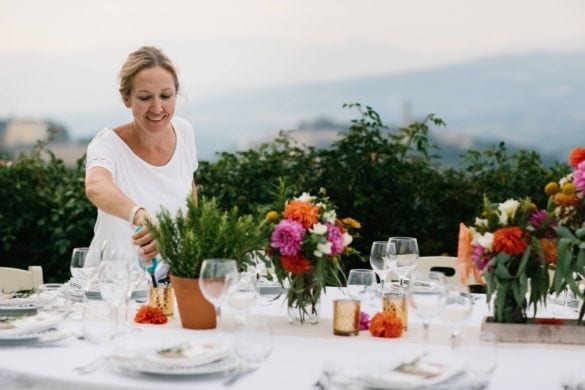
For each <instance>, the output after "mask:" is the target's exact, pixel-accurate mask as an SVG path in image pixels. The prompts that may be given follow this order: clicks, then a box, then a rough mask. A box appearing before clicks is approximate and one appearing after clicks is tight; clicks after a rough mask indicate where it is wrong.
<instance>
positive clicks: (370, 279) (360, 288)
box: [347, 269, 376, 303]
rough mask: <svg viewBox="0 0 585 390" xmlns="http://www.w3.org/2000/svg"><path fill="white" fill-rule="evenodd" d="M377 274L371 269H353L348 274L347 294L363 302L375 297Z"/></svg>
mask: <svg viewBox="0 0 585 390" xmlns="http://www.w3.org/2000/svg"><path fill="white" fill-rule="evenodd" d="M375 285H376V274H375V273H374V271H373V270H371V269H352V270H350V271H349V275H348V276H347V294H348V295H349V296H350V298H352V299H357V300H359V301H361V302H362V303H364V302H368V301H369V300H370V299H372V298H373V295H374V288H375Z"/></svg>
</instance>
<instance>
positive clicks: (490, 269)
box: [460, 197, 558, 323]
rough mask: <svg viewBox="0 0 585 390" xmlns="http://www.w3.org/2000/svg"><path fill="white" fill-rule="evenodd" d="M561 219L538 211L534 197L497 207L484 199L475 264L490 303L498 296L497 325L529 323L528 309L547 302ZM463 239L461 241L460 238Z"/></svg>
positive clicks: (473, 236)
mask: <svg viewBox="0 0 585 390" xmlns="http://www.w3.org/2000/svg"><path fill="white" fill-rule="evenodd" d="M557 225H558V219H557V218H556V217H555V215H554V214H551V213H549V212H548V211H547V210H544V209H538V208H537V207H536V205H535V204H534V203H532V202H531V201H530V199H529V198H526V199H523V200H520V201H519V200H516V199H508V200H506V201H505V202H503V203H498V204H492V203H490V201H489V200H488V199H487V197H484V204H483V212H482V213H481V215H480V216H479V217H477V218H476V219H475V223H474V225H473V226H472V227H470V228H469V234H468V235H467V239H469V240H470V244H471V245H470V248H471V250H470V252H471V253H470V259H469V261H470V263H471V264H472V265H473V266H474V267H475V268H476V269H477V270H478V271H479V272H481V275H482V277H483V279H484V280H485V282H486V284H487V293H488V300H491V297H492V295H493V294H494V293H496V291H497V294H496V299H495V301H494V302H495V303H494V308H495V311H494V317H495V321H496V322H512V323H521V322H525V321H526V308H527V302H526V294H527V292H528V290H529V289H528V288H529V287H530V297H529V301H528V304H532V305H534V312H535V313H536V310H537V306H538V303H539V302H541V301H545V300H546V296H547V294H548V290H549V285H550V276H549V272H548V270H549V268H551V267H554V264H555V263H556V261H557V254H556V245H557V238H556V233H555V230H554V228H555V227H556V226H557ZM460 238H461V237H460Z"/></svg>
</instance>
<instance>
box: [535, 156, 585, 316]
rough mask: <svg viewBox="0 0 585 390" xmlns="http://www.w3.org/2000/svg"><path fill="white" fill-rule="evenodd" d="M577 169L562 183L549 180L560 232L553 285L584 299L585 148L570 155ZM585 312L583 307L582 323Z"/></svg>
mask: <svg viewBox="0 0 585 390" xmlns="http://www.w3.org/2000/svg"><path fill="white" fill-rule="evenodd" d="M569 163H570V164H571V166H572V167H573V172H571V173H570V174H568V175H567V176H565V177H563V178H561V179H560V180H559V181H558V182H551V183H548V184H547V185H546V187H545V192H546V194H547V195H549V202H548V210H549V212H550V213H551V214H552V215H554V216H555V218H556V219H558V221H559V223H558V226H556V227H555V232H556V233H557V235H558V238H559V239H558V252H557V257H558V260H557V272H555V276H554V279H553V283H552V287H553V289H554V291H555V292H556V293H557V294H559V293H560V292H561V291H563V290H565V289H566V288H569V289H570V290H571V291H572V293H573V294H574V295H575V296H576V297H579V298H584V292H583V289H582V288H580V287H579V282H581V283H583V280H585V148H575V149H573V150H572V151H571V153H570V154H569ZM584 314H585V303H584V304H583V305H582V306H581V310H580V313H579V322H580V321H581V320H582V318H583V315H584Z"/></svg>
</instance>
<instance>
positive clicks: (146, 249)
mask: <svg viewBox="0 0 585 390" xmlns="http://www.w3.org/2000/svg"><path fill="white" fill-rule="evenodd" d="M147 219H148V220H149V221H152V219H151V218H150V216H149V215H148V212H147V211H146V210H144V209H140V210H138V212H137V213H136V216H135V217H134V223H135V224H136V226H140V229H138V231H136V233H134V234H133V235H132V242H133V243H134V245H136V246H138V247H139V248H140V254H141V256H142V258H143V259H144V260H146V261H150V260H151V259H153V258H155V257H156V256H157V255H158V250H157V249H156V241H155V239H154V237H153V236H152V233H150V230H149V229H148V227H147V226H146V220H147Z"/></svg>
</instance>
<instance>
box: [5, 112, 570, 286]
mask: <svg viewBox="0 0 585 390" xmlns="http://www.w3.org/2000/svg"><path fill="white" fill-rule="evenodd" d="M347 107H348V108H350V109H353V110H357V112H358V115H359V116H358V118H357V119H355V120H352V121H351V126H350V128H349V130H348V131H346V132H344V133H341V134H340V136H339V138H338V139H337V141H336V142H335V143H334V144H332V145H331V147H329V148H327V149H316V148H312V147H305V146H303V145H300V144H298V143H296V142H295V141H294V140H293V139H292V138H291V137H290V134H289V133H286V132H281V133H280V135H279V136H278V137H277V138H276V139H275V140H273V141H272V142H269V143H265V144H263V145H261V146H259V147H257V148H253V149H250V150H246V151H241V152H235V153H227V152H224V153H220V154H219V155H218V160H217V161H216V162H207V161H202V162H201V163H200V168H199V170H198V172H197V173H196V182H197V184H198V186H199V192H200V194H201V195H205V196H209V197H212V196H213V197H216V198H217V199H218V201H219V202H220V206H221V207H222V208H224V209H229V208H231V207H232V206H237V207H238V208H239V209H240V210H241V211H242V212H244V213H255V212H264V211H265V208H264V207H265V205H267V204H269V203H271V201H272V193H273V190H274V186H275V185H276V183H277V180H278V178H279V177H282V178H284V179H285V180H286V182H287V183H288V184H292V185H294V186H295V187H296V188H297V190H298V191H299V192H302V191H308V192H313V193H316V192H317V191H318V190H319V189H320V188H321V187H324V188H325V189H326V190H327V193H328V195H329V196H330V197H331V199H332V201H333V202H334V203H335V204H336V205H337V206H338V208H339V212H340V215H341V216H344V217H345V216H351V217H353V218H355V219H357V220H358V221H360V222H361V223H362V225H363V229H362V231H361V233H360V237H359V238H358V239H356V241H355V243H354V246H355V247H356V248H357V249H358V250H360V251H361V252H362V254H363V255H364V258H365V259H367V256H368V253H369V246H370V243H371V242H372V241H373V240H381V239H387V238H388V237H389V236H391V235H395V236H398V235H408V236H414V237H418V238H419V241H420V246H421V253H422V254H423V255H431V254H440V253H448V254H451V255H455V254H456V249H457V248H456V245H457V233H458V226H459V222H466V223H469V222H472V218H474V216H475V215H477V214H478V212H479V211H480V210H481V206H482V198H483V194H484V193H485V194H487V195H488V197H489V198H490V199H493V200H494V201H504V200H506V199H508V198H512V197H515V198H521V197H525V196H526V195H529V196H531V197H532V198H533V200H534V201H535V202H536V203H537V204H540V205H544V204H545V201H546V198H545V195H544V193H543V186H544V185H545V184H546V183H547V182H548V181H550V180H557V179H558V178H559V177H561V176H562V175H564V174H566V173H568V172H569V167H568V166H567V165H566V164H556V165H555V166H553V167H547V166H545V165H544V164H543V163H542V161H541V158H540V156H539V155H538V154H537V153H535V152H533V151H525V150H522V151H519V152H515V153H509V152H508V151H507V149H506V145H505V144H504V143H500V144H498V145H494V146H493V147H491V148H489V149H487V150H482V151H477V150H470V151H467V152H466V153H464V154H463V155H462V156H461V161H460V164H459V165H458V166H457V167H456V168H454V167H446V166H443V165H442V164H441V161H440V159H438V158H436V157H435V156H434V153H435V152H436V147H435V146H434V145H432V143H431V142H430V137H429V133H430V131H431V130H432V131H440V127H441V126H443V125H444V123H443V121H442V120H441V119H439V118H437V117H435V116H434V115H429V116H428V117H427V118H425V120H424V121H422V122H417V123H414V124H412V125H410V126H408V127H403V128H397V129H390V128H388V127H386V126H385V125H384V124H383V123H382V120H381V118H380V117H379V115H378V114H377V113H376V112H375V111H374V110H373V109H372V108H371V107H367V106H366V107H362V106H361V105H359V104H351V105H347ZM83 178H84V160H83V159H82V160H80V161H78V163H77V165H76V167H74V168H68V167H65V166H64V164H63V162H62V161H61V160H59V159H57V158H55V156H54V155H52V154H51V153H50V152H47V151H45V148H44V144H42V143H40V144H39V145H37V148H35V150H34V151H33V152H32V153H29V154H25V155H22V156H20V157H19V158H18V159H17V160H16V161H14V162H13V163H12V164H3V165H2V166H0V240H1V242H0V244H1V245H0V266H18V267H25V266H27V265H31V264H40V265H42V266H43V268H44V270H45V280H47V281H63V280H66V279H67V278H68V277H69V257H70V253H71V250H72V248H74V247H76V246H84V245H87V244H88V243H89V241H90V239H91V237H92V232H93V224H94V222H95V216H96V212H95V208H94V207H93V206H92V205H91V204H90V203H89V201H88V200H87V199H86V197H85V193H84V189H83V180H84V179H83ZM360 261H363V260H360V259H358V258H354V259H352V261H351V263H350V264H349V267H354V266H360Z"/></svg>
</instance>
